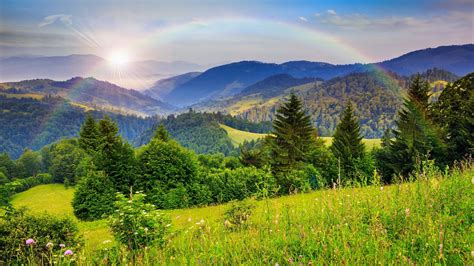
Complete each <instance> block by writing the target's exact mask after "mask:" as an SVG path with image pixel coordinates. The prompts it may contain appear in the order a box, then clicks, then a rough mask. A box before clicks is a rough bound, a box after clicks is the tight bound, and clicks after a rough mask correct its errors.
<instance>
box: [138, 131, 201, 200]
mask: <svg viewBox="0 0 474 266" xmlns="http://www.w3.org/2000/svg"><path fill="white" fill-rule="evenodd" d="M138 160H139V164H140V165H141V176H140V177H139V178H138V179H137V188H138V189H137V190H140V191H143V192H144V193H145V194H147V195H148V198H147V200H148V202H151V203H153V204H155V205H156V206H158V207H160V208H181V207H187V206H189V205H194V202H188V201H187V200H185V199H189V198H190V196H189V195H188V186H191V185H192V184H193V183H196V182H197V174H198V162H197V160H196V158H195V156H194V154H193V153H192V152H190V151H188V150H186V149H184V148H183V147H181V146H180V145H179V144H178V143H176V142H174V141H167V142H164V141H160V140H157V139H153V140H152V141H151V142H150V143H149V144H148V145H146V146H145V147H144V148H143V149H141V150H140V153H139V155H138Z"/></svg>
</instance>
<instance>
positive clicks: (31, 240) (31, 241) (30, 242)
mask: <svg viewBox="0 0 474 266" xmlns="http://www.w3.org/2000/svg"><path fill="white" fill-rule="evenodd" d="M26 244H27V245H28V246H29V245H34V244H36V242H35V241H34V240H33V239H32V238H29V239H27V240H26Z"/></svg>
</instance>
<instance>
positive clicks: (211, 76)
mask: <svg viewBox="0 0 474 266" xmlns="http://www.w3.org/2000/svg"><path fill="white" fill-rule="evenodd" d="M434 67H437V68H443V69H446V70H448V71H451V72H453V73H454V74H456V75H464V74H466V73H468V72H471V71H473V70H474V45H473V44H466V45H452V46H440V47H437V48H429V49H424V50H418V51H414V52H411V53H408V54H405V55H402V56H400V57H397V58H394V59H391V60H388V61H384V62H380V63H374V64H349V65H333V64H328V63H322V62H309V61H291V62H286V63H283V64H273V63H262V62H257V61H242V62H237V63H231V64H227V65H222V66H218V67H214V68H211V69H209V70H207V71H205V72H203V73H202V74H200V75H199V76H197V77H195V78H193V79H191V80H189V81H187V82H185V83H184V84H182V85H180V86H178V87H176V88H175V89H173V90H172V91H171V93H170V94H169V95H167V96H166V97H165V98H164V99H165V100H166V101H169V102H170V103H172V104H174V105H178V106H183V107H184V106H188V105H192V104H195V103H198V102H202V101H205V100H216V99H222V98H226V97H229V96H233V95H236V94H239V93H240V92H242V91H243V90H244V89H245V88H246V87H248V86H250V85H253V84H255V83H257V82H259V81H262V80H263V79H265V78H268V77H270V76H273V75H276V74H288V75H291V76H293V77H296V78H302V77H313V78H323V79H325V80H328V79H331V78H334V77H341V76H344V75H347V74H350V73H361V72H367V71H372V70H377V69H385V70H386V71H390V72H394V73H397V74H399V75H411V74H414V73H417V72H423V71H426V70H427V69H430V68H434Z"/></svg>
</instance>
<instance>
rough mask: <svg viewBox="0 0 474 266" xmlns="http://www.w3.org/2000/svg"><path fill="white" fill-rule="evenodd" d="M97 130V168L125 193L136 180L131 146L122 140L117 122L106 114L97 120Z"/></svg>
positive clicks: (135, 164) (116, 187)
mask: <svg viewBox="0 0 474 266" xmlns="http://www.w3.org/2000/svg"><path fill="white" fill-rule="evenodd" d="M99 132H100V138H99V139H100V145H99V147H100V150H99V152H98V155H97V156H96V162H95V164H96V165H97V169H98V170H101V171H104V172H105V174H107V176H108V177H109V178H110V180H111V181H112V182H113V183H114V187H115V189H116V190H117V191H119V192H121V193H127V192H128V191H130V187H131V186H134V185H135V180H136V170H137V160H136V158H135V154H134V150H133V147H132V146H131V145H130V144H128V143H127V142H125V141H123V140H122V138H121V137H120V136H119V135H118V127H117V124H116V123H115V122H114V121H112V119H111V118H110V117H108V116H106V117H105V118H104V119H102V120H100V121H99Z"/></svg>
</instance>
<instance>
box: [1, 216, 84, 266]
mask: <svg viewBox="0 0 474 266" xmlns="http://www.w3.org/2000/svg"><path fill="white" fill-rule="evenodd" d="M29 239H32V241H31V240H29ZM27 240H29V242H28V243H30V242H34V243H30V244H29V245H28V244H27ZM48 243H51V244H48ZM60 244H63V245H65V246H64V248H63V247H60V246H59V245H60ZM82 246H83V240H82V237H81V236H80V235H79V229H78V227H77V225H76V223H74V221H73V220H72V219H70V218H58V217H54V216H51V215H48V214H42V215H30V214H26V213H25V212H24V210H16V211H14V212H11V213H9V214H7V215H6V216H2V218H1V219H0V247H1V248H0V264H6V265H8V264H10V263H13V264H23V263H26V264H32V265H34V264H39V265H41V264H43V265H45V264H51V261H50V260H51V259H52V256H51V255H52V254H57V253H56V252H58V253H59V252H60V253H61V254H63V252H64V251H65V250H66V249H70V250H72V251H73V253H77V252H78V251H80V249H81V247H82Z"/></svg>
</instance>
